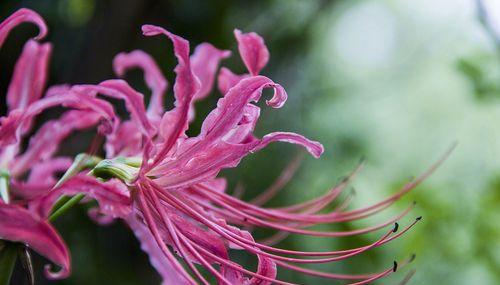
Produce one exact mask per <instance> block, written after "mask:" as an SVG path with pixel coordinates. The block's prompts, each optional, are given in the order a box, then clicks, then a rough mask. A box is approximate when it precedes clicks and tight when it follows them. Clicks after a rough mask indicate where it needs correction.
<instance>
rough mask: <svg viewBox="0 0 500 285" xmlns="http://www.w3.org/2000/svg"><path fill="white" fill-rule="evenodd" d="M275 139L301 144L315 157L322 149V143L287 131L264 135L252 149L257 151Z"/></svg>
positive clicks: (318, 155) (319, 154)
mask: <svg viewBox="0 0 500 285" xmlns="http://www.w3.org/2000/svg"><path fill="white" fill-rule="evenodd" d="M275 141H280V142H287V143H293V144H298V145H301V146H303V147H305V148H306V149H307V151H308V152H309V153H311V154H312V156H314V157H316V158H319V157H320V156H321V154H322V153H323V151H324V148H323V145H321V144H320V143H319V142H316V141H311V140H309V139H307V138H305V137H304V136H301V135H299V134H295V133H288V132H275V133H270V134H267V135H265V136H264V137H263V138H262V140H261V141H260V143H259V144H258V145H257V146H256V147H255V148H254V149H253V150H252V151H259V150H261V149H262V148H264V147H266V146H267V145H268V144H269V143H271V142H275Z"/></svg>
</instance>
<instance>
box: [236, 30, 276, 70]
mask: <svg viewBox="0 0 500 285" xmlns="http://www.w3.org/2000/svg"><path fill="white" fill-rule="evenodd" d="M234 36H235V37H236V40H237V41H238V51H239V52H240V56H241V59H242V60H243V63H245V66H246V67H247V69H248V71H249V72H250V74H251V75H257V74H259V72H260V71H261V70H262V68H264V66H266V64H267V62H268V61H269V50H268V49H267V47H266V44H265V43H264V39H263V38H262V37H261V36H259V35H258V34H256V33H254V32H251V33H242V32H241V31H240V30H238V29H235V30H234Z"/></svg>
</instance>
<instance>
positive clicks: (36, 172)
mask: <svg viewBox="0 0 500 285" xmlns="http://www.w3.org/2000/svg"><path fill="white" fill-rule="evenodd" d="M72 163H73V160H72V159H71V158H69V157H58V158H53V159H49V160H46V161H43V162H38V163H36V164H34V165H33V167H32V168H31V170H30V173H29V176H28V180H27V181H26V182H20V181H16V180H11V185H12V192H13V193H14V194H15V195H16V196H20V197H22V198H23V199H25V200H29V199H33V198H34V197H36V196H39V195H42V194H46V193H47V192H48V191H49V190H50V189H51V188H52V187H53V186H54V185H55V184H56V182H57V180H56V178H57V176H56V174H57V173H62V172H64V171H66V170H67V169H68V168H69V167H70V166H71V164H72Z"/></svg>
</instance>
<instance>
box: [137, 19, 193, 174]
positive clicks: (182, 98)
mask: <svg viewBox="0 0 500 285" xmlns="http://www.w3.org/2000/svg"><path fill="white" fill-rule="evenodd" d="M142 32H143V34H144V35H146V36H156V35H160V34H163V35H165V36H167V37H168V38H169V39H170V40H171V41H172V43H173V45H174V53H175V56H176V57H177V60H178V62H179V63H178V65H177V66H176V67H175V73H176V74H177V76H176V78H175V84H174V96H175V109H173V110H172V111H170V112H167V113H166V114H165V116H167V115H168V116H169V117H170V118H171V119H172V120H170V119H169V122H170V123H171V124H169V125H166V124H162V126H161V128H162V130H161V133H162V134H163V136H164V142H163V144H162V146H161V147H160V150H159V151H158V152H157V154H156V156H155V157H154V162H153V164H152V165H151V166H149V167H153V166H154V165H155V164H157V163H159V162H160V161H161V160H163V159H164V158H165V156H166V155H167V154H168V152H169V151H170V150H171V148H172V147H173V146H174V144H175V142H176V141H177V139H178V138H179V137H181V136H183V135H184V133H185V132H186V130H187V129H188V122H189V109H190V107H191V104H192V101H193V99H194V96H195V95H196V93H197V92H198V90H200V82H199V80H198V79H197V78H196V76H195V75H194V73H193V71H192V69H191V63H190V59H189V42H188V41H186V40H185V39H183V38H181V37H179V36H176V35H174V34H172V33H170V32H168V31H167V30H165V29H163V28H161V27H158V26H153V25H144V26H142Z"/></svg>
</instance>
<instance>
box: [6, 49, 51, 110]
mask: <svg viewBox="0 0 500 285" xmlns="http://www.w3.org/2000/svg"><path fill="white" fill-rule="evenodd" d="M51 50H52V47H51V45H50V44H39V43H37V42H36V41H33V40H30V41H28V42H27V43H26V44H25V45H24V49H23V52H22V54H21V57H20V58H19V60H18V61H17V64H16V67H15V68H14V75H13V77H12V80H11V83H10V85H9V91H8V93H7V105H8V106H9V109H10V110H13V109H17V108H19V109H25V108H26V107H27V106H28V105H29V104H31V103H32V102H34V101H36V100H38V99H39V98H40V97H41V96H42V92H43V89H44V88H45V83H46V80H47V68H48V64H49V58H50V52H51Z"/></svg>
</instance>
